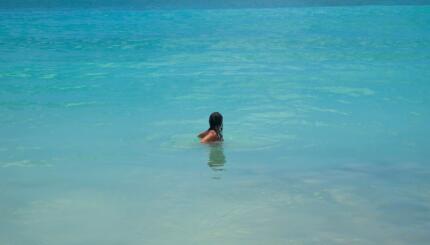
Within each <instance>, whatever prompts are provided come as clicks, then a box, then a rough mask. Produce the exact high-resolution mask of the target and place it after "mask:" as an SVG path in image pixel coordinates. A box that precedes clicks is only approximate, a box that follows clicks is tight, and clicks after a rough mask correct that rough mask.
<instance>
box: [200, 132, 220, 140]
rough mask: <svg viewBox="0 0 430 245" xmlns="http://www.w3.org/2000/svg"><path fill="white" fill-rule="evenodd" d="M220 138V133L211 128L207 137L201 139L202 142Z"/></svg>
mask: <svg viewBox="0 0 430 245" xmlns="http://www.w3.org/2000/svg"><path fill="white" fill-rule="evenodd" d="M217 140H218V134H217V133H216V132H215V130H209V131H208V132H207V134H206V136H205V137H203V139H202V140H201V141H200V142H201V143H207V142H213V141H217Z"/></svg>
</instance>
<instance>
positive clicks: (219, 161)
mask: <svg viewBox="0 0 430 245" xmlns="http://www.w3.org/2000/svg"><path fill="white" fill-rule="evenodd" d="M225 163H226V159H225V155H224V148H223V146H222V143H216V144H210V145H209V160H208V165H209V167H210V168H211V169H212V170H214V171H222V170H224V164H225Z"/></svg>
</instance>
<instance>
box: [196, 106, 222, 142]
mask: <svg viewBox="0 0 430 245" xmlns="http://www.w3.org/2000/svg"><path fill="white" fill-rule="evenodd" d="M199 138H200V139H201V140H200V143H211V142H216V141H222V140H223V137H222V115H221V113H219V112H213V113H212V114H211V115H210V116H209V129H208V130H206V131H204V132H202V133H200V134H199Z"/></svg>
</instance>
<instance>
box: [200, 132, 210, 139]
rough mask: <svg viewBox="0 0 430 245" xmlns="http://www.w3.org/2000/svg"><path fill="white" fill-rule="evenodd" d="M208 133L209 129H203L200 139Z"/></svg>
mask: <svg viewBox="0 0 430 245" xmlns="http://www.w3.org/2000/svg"><path fill="white" fill-rule="evenodd" d="M208 133H209V130H206V131H203V132H201V133H200V134H199V135H198V137H199V138H200V139H201V138H204V137H205V136H206V135H207V134H208Z"/></svg>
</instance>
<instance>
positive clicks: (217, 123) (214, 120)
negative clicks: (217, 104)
mask: <svg viewBox="0 0 430 245" xmlns="http://www.w3.org/2000/svg"><path fill="white" fill-rule="evenodd" d="M209 130H215V132H217V134H218V135H219V136H220V137H221V138H222V115H221V113H219V112H213V113H212V114H211V115H210V116H209Z"/></svg>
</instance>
